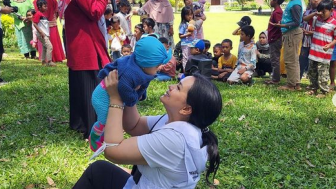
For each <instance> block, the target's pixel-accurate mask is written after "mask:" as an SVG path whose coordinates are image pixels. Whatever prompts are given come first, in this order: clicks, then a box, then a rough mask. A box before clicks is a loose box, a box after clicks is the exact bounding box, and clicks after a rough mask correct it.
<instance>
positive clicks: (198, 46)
mask: <svg viewBox="0 0 336 189" xmlns="http://www.w3.org/2000/svg"><path fill="white" fill-rule="evenodd" d="M188 46H189V51H190V56H189V58H188V61H187V64H186V68H185V72H186V73H185V75H186V76H187V75H188V74H189V73H188V72H189V71H190V70H189V69H190V68H191V65H192V60H203V59H209V57H208V56H207V55H206V54H204V53H203V51H204V49H205V44H204V41H203V40H202V39H194V40H193V41H192V42H191V43H189V44H188Z"/></svg>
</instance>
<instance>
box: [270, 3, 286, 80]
mask: <svg viewBox="0 0 336 189" xmlns="http://www.w3.org/2000/svg"><path fill="white" fill-rule="evenodd" d="M283 2H284V0H271V2H270V4H271V7H273V8H274V11H273V12H272V14H271V17H270V19H269V24H268V28H267V33H268V43H269V46H270V47H269V48H270V61H271V66H272V79H271V80H266V81H265V83H266V84H278V83H279V82H280V51H281V47H282V41H281V37H282V33H281V29H280V28H279V27H275V26H274V25H273V24H271V23H279V22H280V21H281V19H282V13H283V12H282V9H281V7H280V5H281V4H282V3H283Z"/></svg>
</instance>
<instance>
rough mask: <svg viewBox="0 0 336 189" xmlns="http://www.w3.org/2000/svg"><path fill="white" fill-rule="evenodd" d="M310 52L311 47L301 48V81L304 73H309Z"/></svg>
mask: <svg viewBox="0 0 336 189" xmlns="http://www.w3.org/2000/svg"><path fill="white" fill-rule="evenodd" d="M309 50H310V47H301V53H300V57H299V62H300V79H302V76H303V73H304V72H308V67H309V58H308V56H309Z"/></svg>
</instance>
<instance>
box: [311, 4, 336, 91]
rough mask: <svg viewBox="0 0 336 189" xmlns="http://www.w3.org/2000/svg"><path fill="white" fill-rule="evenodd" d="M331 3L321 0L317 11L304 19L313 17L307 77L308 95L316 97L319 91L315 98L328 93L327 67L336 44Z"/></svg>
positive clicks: (334, 22)
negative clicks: (309, 83)
mask: <svg viewBox="0 0 336 189" xmlns="http://www.w3.org/2000/svg"><path fill="white" fill-rule="evenodd" d="M332 8H333V3H332V1H330V0H323V1H321V2H320V3H319V4H318V6H317V11H318V12H314V13H312V14H310V15H308V16H307V17H306V18H305V19H306V20H307V21H309V20H310V19H313V18H314V17H317V19H316V25H315V30H314V35H313V38H312V42H311V48H310V51H309V56H308V58H309V60H310V62H309V69H308V76H309V80H310V82H311V87H312V90H311V91H308V92H307V94H309V95H316V94H317V90H318V89H320V90H321V91H322V94H319V95H317V96H316V97H324V96H325V94H326V93H328V92H329V86H328V81H329V65H330V60H331V56H332V53H333V48H334V45H335V44H336V20H335V19H334V18H333V17H332V16H331V13H332Z"/></svg>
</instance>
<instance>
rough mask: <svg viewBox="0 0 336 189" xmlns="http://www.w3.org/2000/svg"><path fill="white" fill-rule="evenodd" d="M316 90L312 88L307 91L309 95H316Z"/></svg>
mask: <svg viewBox="0 0 336 189" xmlns="http://www.w3.org/2000/svg"><path fill="white" fill-rule="evenodd" d="M316 92H317V91H316V90H310V91H307V92H306V94H307V95H316Z"/></svg>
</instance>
